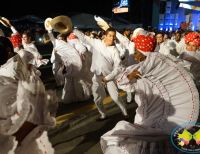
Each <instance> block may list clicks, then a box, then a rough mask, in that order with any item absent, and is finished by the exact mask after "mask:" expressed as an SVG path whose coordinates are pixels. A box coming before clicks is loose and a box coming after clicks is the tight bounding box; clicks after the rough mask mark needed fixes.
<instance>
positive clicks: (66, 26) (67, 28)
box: [45, 15, 72, 34]
mask: <svg viewBox="0 0 200 154" xmlns="http://www.w3.org/2000/svg"><path fill="white" fill-rule="evenodd" d="M45 21H46V27H47V28H49V27H52V29H53V30H55V31H57V32H59V33H61V34H66V33H70V32H71V31H72V21H71V19H70V18H69V17H68V16H64V15H61V16H57V17H55V18H53V19H51V18H47V19H46V20H45ZM46 27H45V28H46Z"/></svg>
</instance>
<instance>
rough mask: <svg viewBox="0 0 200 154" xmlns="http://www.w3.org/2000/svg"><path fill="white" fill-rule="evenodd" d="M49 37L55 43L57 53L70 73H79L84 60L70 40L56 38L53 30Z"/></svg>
mask: <svg viewBox="0 0 200 154" xmlns="http://www.w3.org/2000/svg"><path fill="white" fill-rule="evenodd" d="M49 37H50V39H51V42H52V43H53V46H54V49H55V51H56V53H57V54H58V55H59V56H60V58H61V59H62V61H63V63H64V65H65V67H66V68H67V69H68V71H69V73H72V72H71V71H73V73H75V74H76V73H78V72H79V71H80V70H81V68H82V61H81V57H80V55H79V53H78V51H77V50H76V49H75V48H74V47H73V46H72V45H70V44H69V43H68V42H65V41H63V40H58V39H55V38H54V36H53V34H52V33H51V32H49ZM69 69H70V70H71V71H70V70H69Z"/></svg>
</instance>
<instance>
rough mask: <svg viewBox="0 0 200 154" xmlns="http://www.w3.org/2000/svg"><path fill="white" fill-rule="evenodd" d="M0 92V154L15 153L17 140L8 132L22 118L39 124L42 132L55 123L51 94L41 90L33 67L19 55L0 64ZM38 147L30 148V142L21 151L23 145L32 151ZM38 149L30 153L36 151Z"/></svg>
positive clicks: (55, 107)
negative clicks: (28, 65)
mask: <svg viewBox="0 0 200 154" xmlns="http://www.w3.org/2000/svg"><path fill="white" fill-rule="evenodd" d="M0 91H1V93H0V98H1V102H0V106H1V107H0V108H1V110H0V119H1V120H0V123H1V125H0V143H3V144H1V145H3V146H1V148H0V153H1V154H14V153H17V152H16V151H15V149H16V145H17V143H16V141H15V139H14V138H13V137H12V135H13V134H14V133H15V132H17V131H18V130H19V129H20V128H21V126H22V125H23V124H24V122H25V121H29V122H31V123H33V124H35V125H39V126H42V128H43V129H40V130H41V132H42V133H43V131H44V130H45V129H47V128H49V127H53V126H55V118H54V116H55V112H56V109H57V103H56V102H57V98H56V96H55V93H54V92H52V91H49V92H46V91H45V88H44V85H43V83H42V82H41V80H40V78H39V76H38V75H37V72H36V70H35V69H34V67H27V63H25V60H24V59H21V58H20V56H19V55H16V56H15V57H13V58H11V59H9V60H8V62H7V63H6V64H4V65H3V66H1V67H0ZM32 133H33V132H31V133H30V134H32ZM32 139H33V138H32ZM24 142H26V141H24ZM31 142H35V140H31ZM26 143H27V144H28V142H26ZM38 146H40V145H39V144H34V147H32V146H31V144H30V145H29V146H27V145H26V146H24V150H22V151H25V149H26V148H27V149H29V150H30V149H31V147H32V150H33V149H37V147H38ZM46 150H47V149H46ZM14 151H15V152H14ZM33 151H34V150H33ZM36 151H37V150H36ZM40 152H41V151H38V152H35V151H34V152H33V153H35V154H37V153H38V154H40ZM19 153H20V154H22V152H19ZM29 153H30V151H29ZM17 154H18V153H17Z"/></svg>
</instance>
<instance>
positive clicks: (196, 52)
mask: <svg viewBox="0 0 200 154" xmlns="http://www.w3.org/2000/svg"><path fill="white" fill-rule="evenodd" d="M184 43H185V45H184V47H183V48H182V50H181V54H180V56H179V58H180V59H183V64H184V67H185V68H186V69H187V70H188V71H189V72H190V73H191V75H192V77H193V79H194V81H195V84H196V86H197V87H198V89H199V90H200V67H199V66H200V48H199V47H200V34H199V33H197V32H190V33H188V34H187V35H186V36H185V38H184Z"/></svg>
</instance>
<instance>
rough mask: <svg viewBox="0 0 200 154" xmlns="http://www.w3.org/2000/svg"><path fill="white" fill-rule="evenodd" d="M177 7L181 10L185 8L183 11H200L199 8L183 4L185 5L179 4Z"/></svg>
mask: <svg viewBox="0 0 200 154" xmlns="http://www.w3.org/2000/svg"><path fill="white" fill-rule="evenodd" d="M179 7H182V8H185V9H190V10H196V11H200V7H199V6H194V5H189V4H185V3H180V5H179Z"/></svg>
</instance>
